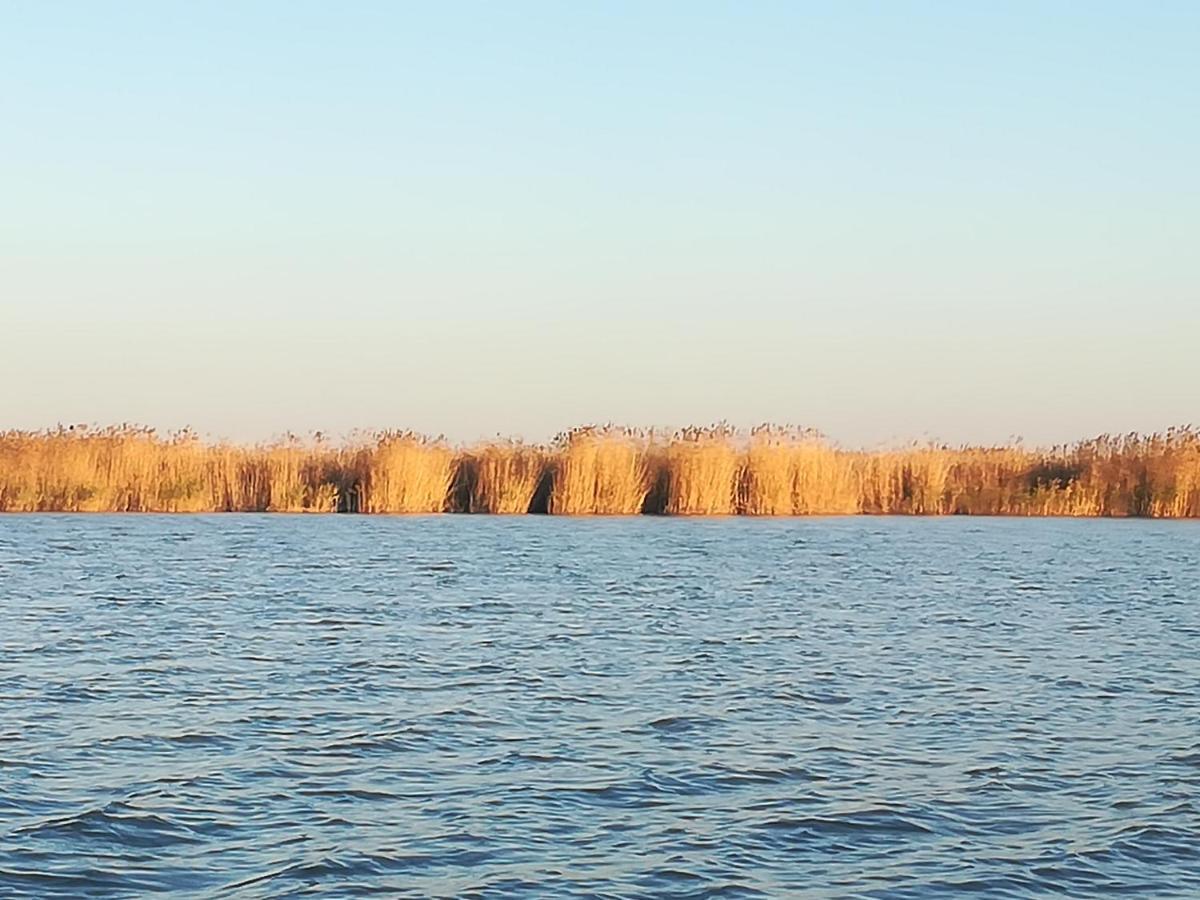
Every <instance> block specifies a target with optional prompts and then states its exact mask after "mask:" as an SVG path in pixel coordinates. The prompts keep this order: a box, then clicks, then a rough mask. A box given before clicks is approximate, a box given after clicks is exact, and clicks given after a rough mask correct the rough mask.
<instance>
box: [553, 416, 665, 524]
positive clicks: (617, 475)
mask: <svg viewBox="0 0 1200 900" xmlns="http://www.w3.org/2000/svg"><path fill="white" fill-rule="evenodd" d="M555 444H556V446H555V452H554V474H553V486H552V487H551V489H550V504H549V511H550V512H551V513H553V514H555V515H566V516H584V515H602V516H619V515H634V514H636V513H640V512H642V507H643V505H644V504H645V502H646V496H647V495H648V494H649V493H650V489H651V487H652V484H653V474H654V473H653V472H652V468H651V456H650V450H649V439H648V436H647V435H645V434H643V433H640V432H637V431H634V430H631V429H625V428H612V427H604V428H596V427H593V426H589V427H585V428H577V429H575V430H573V431H570V432H567V433H566V434H563V435H560V436H559V437H558V439H557V440H556V442H555Z"/></svg>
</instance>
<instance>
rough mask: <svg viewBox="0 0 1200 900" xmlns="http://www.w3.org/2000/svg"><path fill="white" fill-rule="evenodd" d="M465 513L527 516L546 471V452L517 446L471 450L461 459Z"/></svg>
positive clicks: (522, 445) (513, 444) (483, 447)
mask: <svg viewBox="0 0 1200 900" xmlns="http://www.w3.org/2000/svg"><path fill="white" fill-rule="evenodd" d="M463 469H464V472H465V473H466V475H465V477H466V488H467V512H475V513H498V514H501V515H514V514H517V513H527V512H529V510H530V507H531V506H532V504H533V498H534V494H535V493H536V492H537V489H538V486H539V485H540V483H541V481H542V477H543V475H544V474H545V471H546V453H545V451H544V450H543V449H542V448H540V447H529V446H526V445H524V444H519V443H512V442H508V443H492V444H484V445H483V446H481V447H475V448H473V449H472V450H471V451H470V452H469V453H467V454H466V455H465V456H464V458H463Z"/></svg>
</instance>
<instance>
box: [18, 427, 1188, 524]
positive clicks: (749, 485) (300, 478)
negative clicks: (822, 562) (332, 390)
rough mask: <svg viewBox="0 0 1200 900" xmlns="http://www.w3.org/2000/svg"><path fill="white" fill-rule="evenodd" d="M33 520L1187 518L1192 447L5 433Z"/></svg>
mask: <svg viewBox="0 0 1200 900" xmlns="http://www.w3.org/2000/svg"><path fill="white" fill-rule="evenodd" d="M39 511H65V512H177V513H185V512H335V511H336V512H361V513H439V512H478V513H502V514H521V513H529V512H549V513H553V514H558V515H632V514H637V513H662V514H667V515H700V516H713V515H731V514H739V515H749V516H796V515H848V514H877V515H1011V516H1051V515H1052V516H1139V517H1154V518H1189V517H1190V518H1195V517H1200V431H1197V430H1196V429H1194V428H1190V427H1187V428H1173V429H1170V430H1168V431H1165V432H1162V433H1159V434H1152V435H1138V434H1129V435H1119V436H1112V435H1104V436H1101V437H1098V438H1095V439H1092V440H1088V441H1082V442H1079V443H1077V444H1072V445H1069V446H1061V447H1051V448H1045V449H1033V448H1027V447H1024V446H1021V445H1015V446H1001V447H948V446H939V445H913V446H910V447H903V448H898V449H889V450H881V451H863V450H848V449H843V448H840V447H837V446H835V445H833V444H831V443H829V442H828V441H826V440H824V439H822V438H821V437H820V435H818V434H816V433H815V432H812V431H807V430H801V429H791V428H778V427H773V426H763V427H761V428H757V429H755V430H754V431H752V432H751V433H750V434H748V435H746V434H739V433H736V432H735V431H733V430H732V429H730V428H728V427H727V426H724V425H715V426H710V427H707V428H689V429H684V430H683V431H679V432H676V433H675V434H674V435H672V436H670V437H669V438H668V439H661V438H660V436H659V435H657V434H656V433H654V432H651V431H642V430H633V429H626V428H616V427H612V426H605V427H586V428H578V429H575V430H573V431H570V432H567V433H565V434H563V435H561V436H560V437H559V438H558V439H556V440H555V442H554V443H553V444H551V445H550V446H536V445H528V444H522V443H518V442H489V443H485V444H480V445H477V446H473V447H465V448H454V447H451V446H450V445H449V444H447V443H446V442H445V441H444V440H442V439H440V438H428V437H425V436H422V435H418V434H414V433H412V432H382V433H377V434H371V435H365V436H360V437H358V438H356V439H353V440H351V441H349V442H346V443H332V442H330V441H328V440H325V439H324V438H321V437H320V436H314V437H311V438H299V437H296V436H293V435H288V436H286V437H284V438H282V439H280V440H278V441H275V442H271V443H267V444H259V445H254V446H238V445H233V444H229V443H225V442H218V443H209V442H205V441H202V440H201V439H200V438H199V437H198V436H197V435H195V434H194V433H192V432H190V431H182V432H177V433H173V434H169V435H166V436H160V435H158V434H157V433H156V432H154V431H152V430H150V429H145V428H138V427H130V426H120V427H114V428H103V429H95V428H83V427H74V428H57V429H53V430H48V431H39V432H28V431H8V432H0V512H39Z"/></svg>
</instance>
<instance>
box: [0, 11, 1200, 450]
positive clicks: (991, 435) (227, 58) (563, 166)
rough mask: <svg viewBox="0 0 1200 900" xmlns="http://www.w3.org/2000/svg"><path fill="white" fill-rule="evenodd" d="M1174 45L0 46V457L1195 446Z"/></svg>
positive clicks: (1179, 86) (934, 34) (969, 28)
mask: <svg viewBox="0 0 1200 900" xmlns="http://www.w3.org/2000/svg"><path fill="white" fill-rule="evenodd" d="M1197 46H1200V4H1197V3H1195V2H1192V0H1188V2H1177V3H1172V2H1155V3H1139V2H1127V3H1105V2H1089V3H1079V2H1075V0H1072V2H1036V3H1019V2H1006V3H976V2H966V3H950V2H940V3H900V2H895V3H883V2H878V3H837V2H829V3H822V4H815V3H800V2H777V3H776V2H753V3H743V2H724V3H712V2H697V0H687V2H673V3H663V2H658V3H646V2H630V3H619V2H603V3H590V4H589V3H574V2H571V3H563V2H553V3H551V2H546V3H529V2H513V3H453V2H439V3H430V4H421V5H418V4H404V3H391V2H377V3H375V2H347V3H327V2H321V3H316V2H295V0H288V2H225V3H196V2H186V3H176V2H167V0H153V2H123V3H104V2H76V3H69V2H54V3H47V2H45V0H33V2H13V0H8V2H6V3H4V4H3V6H2V8H0V338H2V339H3V354H2V355H0V385H3V387H2V388H0V427H20V428H31V427H42V426H49V425H54V424H55V423H57V422H64V423H67V422H100V423H108V422H120V421H134V422H139V423H144V424H149V425H155V426H158V427H161V428H174V427H178V426H181V425H184V424H191V425H193V426H194V427H196V428H198V429H199V430H200V431H202V432H205V433H208V434H211V435H214V436H225V437H231V438H236V439H258V438H266V437H270V436H272V435H275V434H278V433H280V432H282V431H284V430H287V429H292V430H295V431H306V430H309V429H314V428H322V429H326V430H328V431H330V432H333V433H335V434H337V433H341V432H345V431H347V430H349V429H352V428H356V427H366V428H371V427H381V426H392V427H411V428H416V429H419V430H423V431H429V432H435V433H436V432H444V433H446V434H447V435H448V436H450V437H451V438H453V439H455V440H460V439H461V440H469V439H474V438H477V437H480V436H486V435H491V434H495V433H497V432H502V433H504V434H516V435H524V436H525V437H528V438H533V439H538V438H543V437H546V436H549V435H551V434H553V433H554V432H556V431H558V430H559V429H561V428H564V427H566V426H570V425H574V424H580V423H585V422H591V421H608V420H613V421H617V422H623V423H629V424H638V425H651V424H654V425H668V426H669V425H681V424H687V423H706V422H710V421H713V420H716V419H722V418H723V419H728V420H730V421H731V422H733V423H735V424H738V425H749V424H753V423H755V422H758V421H762V420H772V421H776V422H786V423H797V424H804V425H810V426H813V427H817V428H820V429H822V430H823V431H825V432H826V433H828V434H829V435H831V436H832V437H834V438H836V439H838V440H840V441H842V442H843V443H848V444H868V445H873V444H876V443H878V442H888V441H893V440H898V439H906V438H922V437H936V438H940V439H945V440H950V441H955V442H957V441H981V442H991V441H997V440H1005V439H1007V438H1009V437H1010V436H1014V435H1020V436H1023V437H1024V438H1025V439H1026V440H1027V441H1030V442H1033V443H1046V442H1056V441H1061V440H1067V439H1073V438H1076V437H1084V436H1088V435H1092V434H1095V433H1099V432H1105V431H1110V432H1111V431H1127V430H1132V429H1139V430H1154V429H1159V428H1163V427H1165V426H1167V425H1170V424H1183V423H1185V422H1188V421H1192V420H1196V419H1198V418H1200V416H1198V415H1197V413H1198V411H1200V250H1198V249H1197V246H1196V244H1197V239H1198V238H1200V62H1198V61H1197Z"/></svg>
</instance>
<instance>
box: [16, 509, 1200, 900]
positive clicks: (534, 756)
mask: <svg viewBox="0 0 1200 900" xmlns="http://www.w3.org/2000/svg"><path fill="white" fill-rule="evenodd" d="M0 613H2V615H3V624H2V626H0V695H2V698H3V699H2V705H0V836H2V839H0V894H3V895H4V896H21V895H28V896H35V897H48V896H72V897H79V896H128V895H132V894H138V893H143V892H150V891H173V892H176V893H177V894H179V895H183V896H197V897H202V896H210V895H213V896H216V895H219V896H239V897H241V896H245V897H278V896H290V895H296V894H301V893H304V894H305V895H308V894H314V893H315V894H318V895H321V896H358V895H361V894H362V893H365V892H367V891H378V892H381V893H383V894H387V895H392V896H394V895H409V896H445V897H508V896H522V895H523V896H539V897H543V896H559V897H561V896H581V897H582V896H598V897H707V896H724V897H741V896H746V897H750V896H813V897H826V896H827V897H845V896H863V897H928V896H939V895H940V896H964V895H971V894H976V895H987V896H997V897H1026V896H1034V895H1039V894H1042V895H1045V894H1052V895H1070V896H1093V895H1101V894H1108V893H1113V894H1116V893H1126V894H1128V893H1140V894H1142V895H1145V896H1154V897H1171V896H1177V897H1185V896H1186V897H1195V896H1200V694H1198V692H1200V523H1198V522H1155V521H1116V520H1058V519H1020V520H1018V519H970V518H952V519H912V518H844V519H788V520H768V519H745V518H742V519H704V520H688V519H663V518H655V517H638V518H629V519H565V518H549V517H543V516H522V517H515V518H506V517H470V516H449V515H447V516H435V517H411V518H408V517H370V516H356V517H348V516H345V517H339V516H322V517H301V516H287V515H227V516H220V515H215V516H174V517H172V516H149V515H147V516H103V515H90V516H89V515H78V516H54V515H29V516H10V517H0Z"/></svg>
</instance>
